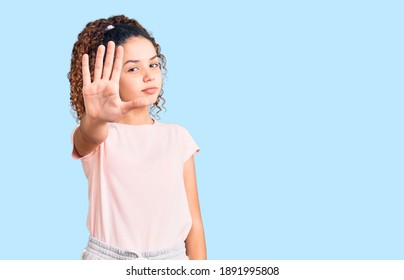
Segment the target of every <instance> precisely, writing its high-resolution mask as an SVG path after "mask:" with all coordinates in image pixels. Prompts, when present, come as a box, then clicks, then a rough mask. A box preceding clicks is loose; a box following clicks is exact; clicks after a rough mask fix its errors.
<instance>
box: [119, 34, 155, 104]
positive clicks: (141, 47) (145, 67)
mask: <svg viewBox="0 0 404 280" xmlns="http://www.w3.org/2000/svg"><path fill="white" fill-rule="evenodd" d="M122 46H123V49H124V55H123V63H122V65H123V66H122V72H121V77H120V80H119V93H120V96H121V99H122V101H131V100H135V99H137V98H147V99H148V100H149V105H150V104H153V103H154V102H156V100H157V97H158V95H159V93H160V91H161V87H162V80H163V79H162V75H161V69H160V65H159V59H158V57H157V53H156V50H155V48H154V46H153V44H152V43H151V42H150V41H149V40H147V39H145V38H143V37H133V38H130V39H128V40H127V41H126V42H125V44H123V45H122Z"/></svg>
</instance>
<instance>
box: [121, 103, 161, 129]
mask: <svg viewBox="0 0 404 280" xmlns="http://www.w3.org/2000/svg"><path fill="white" fill-rule="evenodd" d="M118 123H123V124H131V125H142V124H153V123H154V121H153V119H152V118H151V117H150V114H149V109H148V107H147V106H146V107H144V108H137V109H133V110H132V111H130V112H128V113H127V114H125V115H123V116H122V118H121V119H120V120H119V121H118Z"/></svg>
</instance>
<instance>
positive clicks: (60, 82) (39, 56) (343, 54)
mask: <svg viewBox="0 0 404 280" xmlns="http://www.w3.org/2000/svg"><path fill="white" fill-rule="evenodd" d="M402 3H403V2H402V1H257V0H250V1H213V0H210V1H188V2H186V1H100V0H98V1H71V0H70V1H18V0H16V1H12V2H11V1H9V2H7V4H5V3H3V4H1V9H0V11H1V12H0V14H1V16H0V23H1V25H0V26H1V30H0V36H1V44H0V51H1V67H0V71H1V72H0V73H1V75H0V79H1V104H2V108H1V110H0V117H1V120H2V126H1V128H2V129H1V130H2V132H1V138H0V147H1V151H2V152H1V156H2V157H1V158H2V159H1V169H0V170H1V176H0V177H1V183H0V184H1V188H0V221H1V231H0V259H78V258H79V255H80V252H81V250H82V248H83V247H84V246H85V244H86V241H87V238H88V232H87V229H86V227H85V223H86V214H87V188H86V179H85V177H84V174H83V171H82V168H81V163H80V162H79V161H74V160H73V159H72V158H71V157H70V153H71V142H70V135H71V132H72V129H73V128H74V126H75V124H76V123H75V120H74V118H73V117H72V115H71V113H70V107H69V84H68V80H67V78H66V74H67V72H68V71H69V67H70V55H71V49H72V46H73V44H74V42H75V40H76V37H77V34H78V33H79V32H80V31H81V30H82V29H83V28H84V26H85V24H86V23H87V22H89V21H92V20H95V19H97V18H100V17H109V16H111V15H116V14H126V15H127V16H130V17H134V18H136V19H138V20H139V21H140V22H141V23H142V24H143V25H144V26H145V27H146V28H148V29H149V30H150V31H151V32H152V33H153V34H154V36H155V37H156V38H157V41H158V42H159V43H160V44H161V46H162V51H163V53H164V54H165V55H166V56H167V59H168V64H167V67H168V77H167V80H166V84H165V97H166V99H167V109H168V111H167V112H166V113H164V114H162V115H161V116H162V121H164V122H175V123H180V124H182V125H183V126H185V127H187V128H188V129H189V130H190V132H191V133H192V135H193V136H194V138H195V140H196V141H197V143H198V144H199V145H200V147H201V152H200V154H199V155H198V156H197V158H196V164H197V176H198V185H199V192H200V201H201V206H202V214H203V219H204V225H205V231H206V239H207V246H208V255H209V258H210V259H286V260H287V259H403V256H404V242H403V236H404V223H403V214H404V203H403V195H404V192H403V187H404V180H403V170H404V164H403V158H404V151H403V141H404V134H403V126H402V123H403V101H404V99H403V93H404V91H403V77H404V71H403V65H404V56H403V51H404V43H403V42H404V41H403V26H404V17H403V12H404V9H403V8H404V5H403V4H402Z"/></svg>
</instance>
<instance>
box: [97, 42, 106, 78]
mask: <svg viewBox="0 0 404 280" xmlns="http://www.w3.org/2000/svg"><path fill="white" fill-rule="evenodd" d="M104 53H105V47H104V45H100V46H99V47H98V49H97V55H96V57H95V66H94V80H99V79H101V73H102V65H103V62H104Z"/></svg>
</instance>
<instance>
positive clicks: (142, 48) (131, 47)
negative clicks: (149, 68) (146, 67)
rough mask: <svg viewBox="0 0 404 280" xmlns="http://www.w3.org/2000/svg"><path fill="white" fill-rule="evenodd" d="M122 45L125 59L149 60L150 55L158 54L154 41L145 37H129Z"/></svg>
mask: <svg viewBox="0 0 404 280" xmlns="http://www.w3.org/2000/svg"><path fill="white" fill-rule="evenodd" d="M122 47H123V50H124V54H123V58H124V60H125V59H136V60H149V59H150V57H153V56H155V55H156V54H157V53H156V49H155V48H154V46H153V44H152V42H150V41H149V40H148V39H146V38H143V37H132V38H130V39H128V40H127V41H126V42H125V43H124V44H123V45H122Z"/></svg>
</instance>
